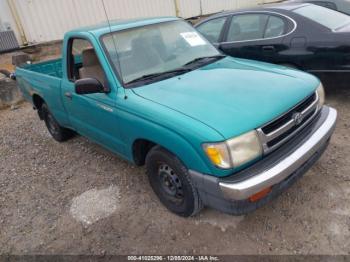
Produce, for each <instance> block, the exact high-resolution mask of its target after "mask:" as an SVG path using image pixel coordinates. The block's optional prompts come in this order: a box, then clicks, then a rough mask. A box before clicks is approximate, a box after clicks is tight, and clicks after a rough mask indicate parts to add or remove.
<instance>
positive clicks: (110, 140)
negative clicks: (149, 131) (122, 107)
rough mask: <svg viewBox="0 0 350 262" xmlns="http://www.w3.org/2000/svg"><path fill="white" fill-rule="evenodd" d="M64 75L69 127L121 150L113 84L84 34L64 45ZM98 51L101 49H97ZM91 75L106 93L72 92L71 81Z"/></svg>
mask: <svg viewBox="0 0 350 262" xmlns="http://www.w3.org/2000/svg"><path fill="white" fill-rule="evenodd" d="M66 45H67V46H66V52H67V59H68V61H67V68H66V72H65V73H66V74H67V77H64V80H63V84H62V93H63V96H62V97H63V104H64V106H65V109H66V111H67V112H68V116H69V121H70V124H71V126H72V127H73V128H74V130H76V131H77V132H78V133H80V134H82V135H84V136H86V137H88V138H90V139H92V140H94V141H95V142H97V143H100V144H103V145H104V146H107V147H108V148H109V149H110V150H112V151H114V152H120V153H122V151H123V146H122V145H123V143H122V142H121V140H120V132H119V128H118V123H117V115H116V114H117V110H116V108H115V103H116V86H115V85H113V81H110V80H109V79H108V78H107V74H106V68H108V67H107V66H106V63H105V64H103V63H101V61H103V60H102V59H100V57H101V53H99V51H100V50H99V49H98V48H95V46H96V45H97V43H96V45H95V46H94V45H93V44H92V42H91V41H90V40H89V39H88V38H85V37H76V38H71V39H69V41H68V42H67V44H66ZM100 52H101V51H100ZM83 78H95V79H97V80H99V81H100V82H101V83H102V84H103V85H104V86H105V87H106V86H107V87H108V88H109V90H110V91H109V92H108V93H95V94H86V95H79V94H77V93H76V92H75V83H74V82H75V81H76V80H78V79H83Z"/></svg>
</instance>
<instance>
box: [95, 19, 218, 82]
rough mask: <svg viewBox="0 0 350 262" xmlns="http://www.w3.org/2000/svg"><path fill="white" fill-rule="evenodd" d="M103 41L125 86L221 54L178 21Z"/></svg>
mask: <svg viewBox="0 0 350 262" xmlns="http://www.w3.org/2000/svg"><path fill="white" fill-rule="evenodd" d="M102 42H103V45H104V47H105V50H106V53H107V55H108V56H109V58H110V60H111V61H112V63H113V64H114V68H115V69H116V70H117V71H118V73H119V75H120V76H121V78H122V80H123V82H124V84H127V83H130V82H132V81H135V80H138V79H140V78H142V77H144V76H150V75H152V74H158V75H159V74H161V73H169V72H171V71H175V70H177V72H182V71H180V70H179V69H181V68H184V66H185V65H186V64H188V63H190V62H195V61H197V60H199V59H200V58H203V57H214V56H219V55H220V53H219V51H218V50H217V49H216V48H215V47H214V46H212V45H211V44H210V43H209V42H208V41H207V40H206V39H205V38H203V37H202V36H201V35H200V34H199V33H197V31H195V29H193V28H192V26H190V25H189V24H188V23H187V22H185V21H181V20H180V21H171V22H165V23H159V24H154V25H148V26H144V27H138V28H132V29H128V30H123V31H119V32H114V33H111V34H108V35H105V36H104V37H103V38H102ZM116 52H117V53H116ZM118 60H119V62H118ZM187 69H188V68H187ZM183 72H186V71H183Z"/></svg>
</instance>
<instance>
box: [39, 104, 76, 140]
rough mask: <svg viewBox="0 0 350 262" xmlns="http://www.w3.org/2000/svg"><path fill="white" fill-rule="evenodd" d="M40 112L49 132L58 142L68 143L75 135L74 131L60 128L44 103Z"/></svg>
mask: <svg viewBox="0 0 350 262" xmlns="http://www.w3.org/2000/svg"><path fill="white" fill-rule="evenodd" d="M40 110H41V114H42V117H43V120H44V122H45V124H46V127H47V130H48V131H49V133H50V134H51V136H52V137H53V138H54V139H55V140H56V141H57V142H64V141H67V140H68V139H70V138H72V137H73V136H74V135H75V132H74V131H73V130H70V129H67V128H64V127H62V126H60V124H59V123H58V122H57V120H56V119H55V118H54V116H53V115H52V114H51V112H50V110H49V108H48V106H47V105H46V104H45V103H43V105H42V106H41V109H40Z"/></svg>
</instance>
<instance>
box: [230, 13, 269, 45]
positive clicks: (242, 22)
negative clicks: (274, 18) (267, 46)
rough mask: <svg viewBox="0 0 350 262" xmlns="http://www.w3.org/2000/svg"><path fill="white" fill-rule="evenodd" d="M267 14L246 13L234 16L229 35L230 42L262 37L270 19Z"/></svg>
mask: <svg viewBox="0 0 350 262" xmlns="http://www.w3.org/2000/svg"><path fill="white" fill-rule="evenodd" d="M268 17H269V16H268V15H265V14H244V15H236V16H233V17H232V21H231V24H230V28H229V31H228V35H227V41H228V42H234V41H247V40H254V39H262V38H263V37H264V31H265V26H266V23H267V20H268Z"/></svg>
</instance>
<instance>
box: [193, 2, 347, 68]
mask: <svg viewBox="0 0 350 262" xmlns="http://www.w3.org/2000/svg"><path fill="white" fill-rule="evenodd" d="M196 28H197V30H199V31H200V32H201V33H202V34H203V36H205V37H206V38H207V39H208V40H209V41H210V42H212V43H213V44H214V45H216V46H217V47H218V48H219V49H220V50H222V51H223V52H224V53H225V54H228V55H231V56H234V57H240V58H248V59H255V60H261V61H265V62H271V63H275V64H280V65H286V66H289V67H294V68H298V69H301V70H304V71H307V72H311V73H313V74H319V73H324V72H331V73H334V72H341V73H344V72H350V41H349V40H350V16H347V15H345V14H342V13H339V12H337V11H334V10H331V9H328V8H324V7H321V6H317V5H313V4H275V5H268V6H262V7H260V8H252V9H246V10H240V11H230V12H224V13H220V14H217V15H214V16H211V17H209V18H208V19H205V20H204V21H202V22H200V23H199V24H197V25H196Z"/></svg>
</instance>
